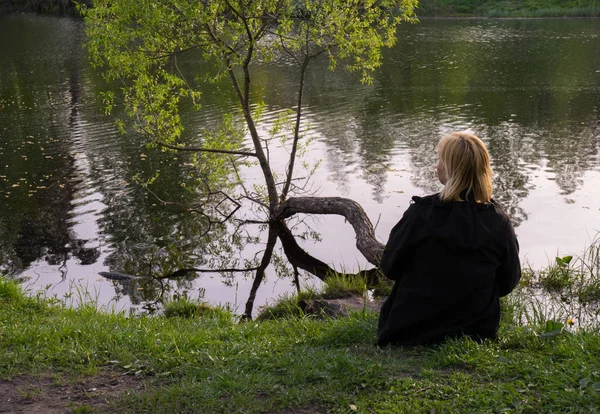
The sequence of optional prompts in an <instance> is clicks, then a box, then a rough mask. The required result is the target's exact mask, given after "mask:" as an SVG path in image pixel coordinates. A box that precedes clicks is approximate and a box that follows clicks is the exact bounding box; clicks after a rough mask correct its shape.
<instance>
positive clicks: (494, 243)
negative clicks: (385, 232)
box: [378, 132, 521, 345]
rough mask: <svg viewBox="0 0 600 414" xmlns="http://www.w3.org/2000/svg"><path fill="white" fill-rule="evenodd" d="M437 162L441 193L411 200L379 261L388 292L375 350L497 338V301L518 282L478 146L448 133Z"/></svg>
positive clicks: (512, 244)
mask: <svg viewBox="0 0 600 414" xmlns="http://www.w3.org/2000/svg"><path fill="white" fill-rule="evenodd" d="M438 155H439V163H438V166H437V173H438V177H439V179H440V181H441V183H442V184H444V189H443V190H442V191H441V192H440V193H438V194H434V195H430V196H427V197H413V198H412V200H413V202H412V203H411V205H410V207H409V208H408V210H406V212H405V213H404V216H403V217H402V219H401V220H400V222H399V223H398V224H396V226H395V227H394V228H393V229H392V232H391V234H390V238H389V241H388V243H387V245H386V247H385V250H384V252H383V256H382V258H381V269H382V270H383V273H384V274H385V276H386V277H388V278H389V279H392V280H394V281H395V284H394V287H393V289H392V293H391V295H390V297H389V298H388V299H387V301H386V302H385V303H384V305H383V306H382V308H381V314H380V317H379V338H378V345H387V344H396V345H415V344H429V343H436V342H441V341H443V340H444V338H447V337H457V336H461V335H468V336H471V337H473V338H475V339H478V340H481V339H485V338H496V336H497V331H498V324H499V323H500V300H499V298H500V297H501V296H505V295H508V294H509V293H510V292H511V291H512V290H513V289H514V287H515V286H516V285H517V283H518V282H519V279H520V277H521V265H520V262H519V244H518V242H517V238H516V236H515V233H514V230H513V228H512V226H511V224H510V221H509V219H508V217H507V216H506V214H504V212H502V210H501V209H500V207H499V206H498V205H497V204H496V203H495V202H494V201H493V200H492V170H491V168H490V158H489V154H488V152H487V149H486V148H485V145H484V144H483V142H482V141H481V140H480V139H479V138H477V137H476V136H474V135H470V134H466V133H456V132H455V133H452V134H450V135H447V136H445V137H444V138H442V140H441V141H440V143H439V144H438Z"/></svg>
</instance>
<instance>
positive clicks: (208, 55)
mask: <svg viewBox="0 0 600 414" xmlns="http://www.w3.org/2000/svg"><path fill="white" fill-rule="evenodd" d="M416 4H417V0H305V1H302V0H195V1H194V0H162V1H156V0H119V1H114V0H96V1H95V2H94V7H92V8H89V9H87V8H85V6H81V9H82V11H83V13H84V16H85V20H86V24H87V34H88V38H89V41H88V43H87V47H88V49H89V51H90V54H91V58H92V61H93V63H94V64H95V65H96V66H98V67H102V68H103V69H104V75H105V77H106V79H107V80H108V81H111V82H114V81H118V82H120V85H121V88H122V92H123V95H124V98H125V99H124V103H125V107H126V110H127V112H128V114H129V115H130V116H131V117H132V118H133V119H134V124H135V126H136V128H137V130H138V131H140V132H143V133H145V134H147V135H148V136H149V137H151V139H152V140H159V141H161V142H165V143H173V142H176V140H177V138H179V137H180V135H181V132H182V130H183V126H182V122H181V118H180V116H179V108H180V105H181V102H182V100H184V99H187V100H190V101H191V102H192V103H193V104H194V105H196V108H198V109H199V98H200V95H201V85H202V81H214V80H215V79H218V78H220V77H221V76H223V75H228V76H231V77H232V82H233V86H234V87H235V88H236V92H237V93H238V98H239V99H240V103H241V106H242V108H243V107H244V106H246V107H248V106H249V104H250V101H251V100H252V98H251V96H250V89H249V82H250V77H249V76H244V78H243V81H242V80H240V81H239V82H238V80H237V77H240V75H239V74H240V69H243V68H246V69H247V68H248V67H249V65H250V63H251V62H252V61H254V60H257V59H260V60H262V61H269V60H271V59H273V58H274V57H275V56H280V55H281V54H285V55H287V56H288V58H290V59H292V60H294V61H296V62H297V63H298V64H299V65H302V64H304V63H305V64H308V62H309V61H310V60H311V59H313V58H315V57H317V56H319V55H321V54H323V55H326V56H327V57H328V59H329V62H330V67H331V69H333V68H335V67H336V66H337V65H338V64H339V63H342V62H343V66H344V68H345V69H347V70H349V71H358V72H360V73H361V75H362V81H363V82H370V80H371V78H370V72H371V71H372V70H373V69H375V68H376V67H377V66H378V65H379V64H380V50H381V48H382V47H383V46H392V45H393V44H394V43H395V41H396V32H395V29H396V26H397V25H398V24H399V23H400V22H401V21H403V20H404V21H412V20H413V19H414V8H415V7H416ZM194 50H195V51H196V53H198V52H199V53H201V56H202V57H203V59H204V60H205V61H206V62H211V63H213V64H214V66H213V68H212V69H210V70H207V69H206V65H203V66H202V67H203V70H205V72H204V73H194V74H193V75H192V76H191V77H190V75H189V74H188V73H186V74H185V76H184V74H183V72H182V71H181V70H180V68H179V65H178V60H177V58H178V56H179V55H181V54H183V53H194V52H192V51H194ZM236 75H237V77H236ZM245 75H246V74H245ZM112 84H113V85H114V83H112ZM104 97H105V100H106V104H107V109H108V110H109V111H110V110H111V109H112V105H113V104H114V102H115V101H114V97H115V95H114V93H113V92H108V93H106V94H105V95H104ZM256 101H260V98H259V99H257V100H256ZM213 138H220V139H213V140H212V141H213V142H210V141H211V139H210V137H204V139H205V142H204V143H203V144H206V146H207V147H213V148H220V149H232V148H235V147H239V146H240V145H241V140H240V139H236V140H227V139H223V134H214V135H213ZM255 145H256V143H255Z"/></svg>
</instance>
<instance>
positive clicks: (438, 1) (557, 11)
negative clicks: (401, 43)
mask: <svg viewBox="0 0 600 414" xmlns="http://www.w3.org/2000/svg"><path fill="white" fill-rule="evenodd" d="M417 14H418V15H420V16H484V17H524V18H531V17H599V16H600V2H599V1H597V0H420V1H419V10H418V13H417Z"/></svg>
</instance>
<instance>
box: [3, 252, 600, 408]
mask: <svg viewBox="0 0 600 414" xmlns="http://www.w3.org/2000/svg"><path fill="white" fill-rule="evenodd" d="M596 246H597V244H596ZM596 253H597V250H596V251H593V250H588V251H586V253H585V254H584V255H583V256H582V257H581V258H574V259H571V260H569V261H568V263H564V262H565V260H564V258H560V259H561V260H563V262H562V264H561V262H559V261H557V262H556V263H555V264H553V265H552V266H554V267H556V266H559V269H558V270H560V271H563V270H566V271H567V273H568V274H569V277H567V278H566V279H567V280H571V279H572V278H571V276H572V274H574V273H577V272H582V271H583V270H585V269H587V271H590V272H593V271H597V269H598V267H597V266H596V264H595V263H597V262H595V260H596V259H597V255H596ZM561 266H562V267H561ZM544 272H546V273H544ZM542 274H543V275H546V274H549V269H544V270H543V271H540V272H534V271H531V272H530V273H527V275H526V276H527V277H525V278H524V281H523V284H522V286H521V287H520V288H519V289H518V291H517V292H516V293H515V294H514V295H511V296H509V297H507V298H504V299H503V301H502V308H503V316H502V321H501V326H500V339H499V340H497V341H488V342H485V343H483V344H478V343H475V342H473V341H471V340H469V339H466V338H463V339H456V340H450V341H447V342H446V343H444V344H442V345H438V346H432V347H415V348H393V347H392V348H387V347H386V348H378V347H376V346H375V345H374V343H375V338H376V326H377V316H378V315H377V313H375V312H369V311H367V310H364V311H361V312H356V313H353V314H351V315H350V316H347V317H343V318H337V319H333V318H326V319H324V320H318V319H315V318H309V317H306V316H303V315H302V314H300V313H295V314H293V315H292V314H290V313H288V314H286V317H285V318H283V319H278V320H265V321H263V322H260V323H259V322H246V323H241V324H240V323H235V322H234V321H233V320H232V318H231V314H230V313H228V311H226V310H222V309H220V310H214V309H213V310H209V309H207V308H206V306H205V305H202V304H200V303H197V302H193V301H190V300H188V299H185V298H184V299H182V300H179V301H176V302H173V303H170V304H169V305H167V308H166V309H170V310H169V311H167V310H165V314H166V315H167V314H168V315H169V316H170V317H161V316H158V317H126V315H124V314H118V313H106V312H104V313H103V312H100V311H98V310H97V309H95V308H94V307H92V306H83V307H81V308H79V309H77V310H74V309H70V308H68V307H66V306H63V305H61V304H60V303H59V302H56V301H49V300H47V299H44V298H42V297H29V296H27V295H25V294H24V293H23V292H22V291H21V290H20V288H19V287H18V286H17V285H16V284H15V283H13V282H10V281H7V280H6V279H1V278H0V390H1V389H2V388H1V387H2V385H3V384H2V379H5V380H7V379H13V380H15V379H17V378H23V377H25V378H26V379H27V378H30V379H31V383H32V384H35V383H36V380H35V378H36V377H37V376H39V375H45V374H48V373H53V374H52V375H56V376H64V377H69V376H72V375H77V376H85V377H92V378H93V377H94V376H98V375H101V373H102V372H105V371H106V370H107V369H108V370H111V371H114V372H118V373H119V375H125V374H126V377H128V378H131V379H132V381H135V382H139V383H141V384H144V386H143V387H140V388H137V389H136V391H135V392H123V393H121V394H119V395H116V396H112V397H111V398H110V399H109V403H110V406H109V407H105V409H106V411H116V412H207V413H211V412H227V413H229V412H232V413H235V412H244V413H266V412H280V413H289V412H304V413H307V412H332V413H351V412H361V413H362V412H364V413H372V412H375V413H397V412H449V413H454V412H456V413H462V412H511V413H512V412H586V413H587V412H598V407H600V361H599V359H598V355H600V335H599V331H598V329H599V328H600V323H599V322H598V318H597V315H596V319H595V322H594V321H592V322H590V323H588V324H586V325H581V326H579V327H578V326H577V324H574V325H571V323H570V322H569V319H571V316H569V315H568V314H563V313H560V312H556V311H554V310H552V309H547V308H546V307H544V306H545V305H546V304H545V303H542V302H535V300H534V299H533V298H536V297H537V296H536V295H537V294H536V293H533V292H539V289H544V287H543V285H542V284H541V281H540V277H542ZM596 275H597V273H596ZM561 278H562V276H561V277H559V278H558V280H561V281H562V279H561ZM575 279H577V278H575ZM332 285H333V286H336V288H335V290H336V291H339V290H340V289H341V287H340V286H341V285H342V283H341V282H340V281H336V282H333V283H332ZM349 285H350V286H354V287H357V286H358V285H359V284H358V283H357V282H356V283H355V281H353V282H351V283H350V284H349ZM577 286H578V285H577V283H573V282H567V283H563V282H560V283H558V284H557V285H556V288H557V289H559V290H562V291H563V294H564V292H565V291H564V289H566V291H567V292H580V291H579V290H577ZM326 289H327V288H325V290H326ZM581 292H583V291H581ZM317 294H319V292H314V291H311V292H307V293H303V294H302V295H304V296H303V297H304V298H312V297H314V296H315V295H317ZM297 299H298V298H297V297H296V298H287V300H286V301H282V302H280V306H281V308H282V309H285V307H286V306H287V307H288V309H289V308H293V307H294V306H296V304H297ZM578 302H579V300H578V299H577V298H572V303H578ZM281 303H284V304H283V305H282V304H281ZM587 306H588V307H590V309H591V308H593V306H592V303H591V302H590V304H588V305H587ZM594 306H596V308H594V309H597V305H594ZM272 312H274V311H272ZM283 313H285V312H283ZM524 315H527V317H525V316H524ZM23 392H24V393H26V394H27V399H28V401H27V404H30V403H32V401H33V402H35V401H36V399H38V398H40V397H39V393H38V392H36V391H35V390H34V391H27V390H25V391H23ZM24 404H25V403H24ZM24 407H26V406H24ZM67 409H71V410H72V411H73V412H95V408H94V407H92V406H90V405H89V404H88V403H86V405H79V406H72V407H71V408H69V407H67Z"/></svg>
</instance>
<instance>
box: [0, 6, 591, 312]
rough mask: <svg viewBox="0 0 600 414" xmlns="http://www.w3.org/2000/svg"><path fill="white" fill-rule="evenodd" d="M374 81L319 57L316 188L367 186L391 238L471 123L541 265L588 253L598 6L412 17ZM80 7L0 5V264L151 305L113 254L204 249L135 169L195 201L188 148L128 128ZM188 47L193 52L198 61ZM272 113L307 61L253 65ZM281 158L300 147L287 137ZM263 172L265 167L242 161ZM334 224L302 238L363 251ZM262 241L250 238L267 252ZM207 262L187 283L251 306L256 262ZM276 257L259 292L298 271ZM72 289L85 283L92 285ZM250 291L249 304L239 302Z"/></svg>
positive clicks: (207, 118) (219, 105) (268, 119)
mask: <svg viewBox="0 0 600 414" xmlns="http://www.w3.org/2000/svg"><path fill="white" fill-rule="evenodd" d="M399 38H400V40H399V42H398V45H397V46H396V47H395V48H394V49H393V50H387V51H385V53H384V62H383V66H382V67H381V68H380V70H378V71H377V73H375V76H374V83H373V85H371V86H362V85H360V83H359V82H358V81H357V79H356V78H355V77H353V76H351V75H347V74H344V73H342V72H336V73H331V72H328V71H327V68H326V62H315V64H314V66H312V67H311V69H310V71H309V74H308V87H307V94H306V101H305V102H306V104H307V108H306V112H305V114H306V120H305V124H304V134H305V135H306V136H309V137H312V138H314V142H313V144H312V146H311V147H310V150H309V151H308V153H307V155H306V159H307V160H308V161H315V160H318V159H321V160H322V164H321V167H320V168H319V170H318V171H317V174H316V177H315V178H314V180H313V187H312V188H313V189H314V190H315V191H316V192H317V194H319V195H323V196H333V195H339V196H345V197H350V198H353V199H355V200H357V201H359V202H360V203H361V204H362V205H363V207H364V208H365V210H366V211H367V213H368V214H369V216H370V217H371V219H372V221H373V222H377V223H378V224H377V229H376V233H377V236H378V237H379V239H380V240H381V241H382V242H385V241H386V240H387V235H388V233H389V230H390V229H391V227H392V226H393V225H394V224H395V222H396V221H397V220H398V219H399V218H400V216H401V215H402V213H403V211H404V210H405V209H406V207H407V206H408V202H409V200H410V197H411V196H412V195H422V194H427V193H431V192H435V191H437V190H439V188H440V187H439V184H438V183H437V182H436V179H435V175H434V174H435V172H434V171H435V164H436V156H435V151H434V148H435V144H436V142H437V140H438V139H439V138H440V136H441V135H443V134H444V133H446V132H449V131H453V130H470V131H472V132H474V133H476V134H477V135H479V136H480V137H482V138H483V139H484V141H485V142H486V144H487V145H488V148H489V150H490V153H491V155H492V159H493V168H494V172H495V197H496V198H497V199H498V200H499V201H500V202H501V203H502V204H503V205H504V207H505V209H506V210H507V212H508V213H509V215H510V216H511V217H512V219H513V221H514V223H515V225H517V234H518V236H519V239H520V242H521V246H522V258H523V259H524V260H526V261H529V262H530V263H531V264H532V265H533V266H534V267H535V266H538V267H539V266H542V265H544V264H546V263H547V262H548V260H549V258H552V257H554V256H555V255H556V253H557V252H558V251H559V252H560V253H561V254H567V253H575V254H578V253H580V252H581V251H582V250H583V248H584V247H585V246H586V245H587V244H589V243H590V240H591V239H592V238H593V237H594V236H595V235H596V233H597V232H598V231H600V191H599V190H598V188H599V187H600V155H599V150H600V26H599V25H598V21H597V20H565V19H556V20H424V21H423V22H421V23H420V24H419V25H416V26H408V25H406V26H403V27H402V28H401V29H400V31H399ZM83 40H84V34H83V27H82V24H81V22H80V21H78V20H72V19H67V18H53V17H39V16H9V17H4V18H0V57H1V59H0V235H1V236H0V269H2V271H3V272H4V273H9V274H10V275H12V276H13V277H18V278H20V279H22V280H23V281H24V283H25V284H26V286H28V287H29V288H30V289H32V290H33V291H35V290H37V289H46V290H48V291H49V292H51V293H52V294H54V295H56V296H58V297H64V296H65V294H68V292H75V293H76V292H77V289H80V290H81V289H85V290H87V291H88V292H90V294H91V296H92V297H93V298H94V299H96V300H98V301H99V302H100V303H101V304H103V305H108V306H115V307H116V308H118V309H128V308H132V309H136V308H138V307H139V306H141V305H143V304H144V303H146V302H147V301H150V300H153V299H154V298H155V296H156V289H157V286H155V285H153V284H152V282H151V281H148V282H144V281H141V282H140V283H137V284H134V285H122V284H118V283H114V282H110V281H107V280H104V279H103V278H101V277H100V276H98V274H97V273H98V272H100V271H107V270H112V271H120V272H127V273H134V274H148V273H152V272H159V273H160V272H161V271H162V272H168V271H170V270H174V269H177V268H178V267H182V266H183V265H195V266H206V264H207V263H208V262H209V261H210V252H208V251H206V249H205V248H204V243H203V240H202V238H201V237H200V236H199V235H198V234H199V233H200V232H201V227H202V226H201V224H200V223H199V220H198V219H197V217H194V216H193V215H185V214H183V215H182V214H181V212H180V211H177V209H174V208H169V209H167V208H165V207H162V206H159V205H157V204H159V203H157V202H156V199H155V198H153V197H151V196H149V195H148V194H147V193H146V192H145V191H144V190H143V189H142V188H141V187H140V186H139V185H138V184H136V183H135V182H134V179H133V178H134V177H135V176H136V175H139V176H141V177H150V176H152V174H153V171H155V170H156V169H160V171H161V176H160V178H159V180H158V181H157V184H156V186H155V191H157V192H158V193H159V194H160V196H161V197H162V198H165V199H169V200H172V201H177V202H193V196H192V195H191V194H189V193H187V192H185V191H184V190H182V189H181V187H180V185H179V183H181V182H185V181H186V180H188V176H189V173H190V171H188V170H187V168H188V167H187V166H186V164H185V162H184V161H185V160H182V159H180V158H178V157H177V156H174V155H172V154H164V153H160V152H156V151H153V150H150V149H147V148H145V147H144V144H143V140H142V139H141V138H140V137H137V136H135V134H127V135H125V136H124V135H120V134H119V133H118V132H117V130H116V128H115V127H114V123H113V119H112V118H110V117H107V116H105V115H104V112H103V108H102V105H101V104H100V103H99V102H98V100H97V98H96V97H97V95H98V92H100V91H102V90H104V84H103V82H102V80H101V78H100V76H99V75H98V74H97V73H95V71H94V70H93V69H92V68H91V67H90V66H89V64H88V63H87V61H86V55H85V51H84V50H83V49H82V42H83ZM197 66H198V64H197V62H195V61H193V60H192V58H189V59H188V60H187V62H186V67H187V70H192V69H193V68H195V67H197ZM253 69H254V71H255V81H254V91H253V93H254V94H256V95H258V96H264V101H265V104H266V112H265V115H264V118H263V121H262V124H261V125H260V127H261V128H262V130H263V131H264V130H267V129H268V127H269V125H270V124H272V123H273V122H274V120H275V119H276V117H277V116H278V115H279V114H281V113H282V111H284V110H285V109H287V108H289V107H292V106H293V105H294V101H295V96H294V94H293V90H294V85H295V77H294V75H295V68H293V67H291V66H289V65H286V64H285V62H280V63H278V64H273V65H269V66H256V67H254V68H253ZM210 88H211V89H210V90H209V91H208V92H207V93H206V94H205V96H204V99H205V100H204V107H203V111H202V112H201V113H192V112H186V113H184V114H183V116H184V118H185V122H186V126H187V130H186V135H187V139H190V140H193V139H194V137H197V136H198V135H199V134H201V131H202V130H203V129H204V128H206V127H207V126H210V125H213V124H215V123H216V122H217V121H218V120H219V119H220V117H221V115H222V114H223V113H226V112H229V111H231V110H232V108H234V106H235V101H234V95H233V92H232V91H231V89H229V87H228V85H227V84H226V83H223V84H217V85H212V86H210ZM272 151H273V152H272V160H273V163H274V164H275V165H276V166H278V167H280V168H283V167H284V166H285V159H284V158H283V157H279V155H282V153H281V151H278V148H277V147H274V148H272ZM245 174H246V175H247V177H249V179H250V180H252V179H253V178H254V177H255V176H256V175H255V172H254V171H253V170H251V169H250V170H248V171H246V172H245ZM311 225H312V227H313V228H314V229H315V230H317V231H318V232H319V233H320V234H321V237H322V239H323V241H322V242H321V243H313V242H306V243H305V244H304V247H305V248H306V249H307V250H308V251H309V252H311V253H313V254H314V255H315V256H317V257H319V258H320V259H322V260H324V261H326V262H328V263H330V264H333V265H335V266H336V267H337V268H340V269H342V268H343V269H346V270H352V269H356V268H358V267H361V266H365V265H366V263H365V260H364V259H363V258H362V256H360V254H359V253H358V252H357V250H356V249H355V247H354V242H353V237H354V235H353V232H352V230H351V228H350V226H349V225H348V224H346V223H344V221H343V220H342V219H339V218H336V217H332V218H320V219H318V220H315V221H313V222H312V223H311ZM260 249H261V246H260V245H259V246H250V247H248V248H247V249H246V251H244V253H243V254H242V257H252V256H253V255H254V254H255V253H256V252H257V251H259V250H260ZM223 282H224V281H223V280H222V279H221V278H220V277H219V276H218V275H210V274H204V275H202V276H201V277H199V278H197V279H196V280H194V281H190V280H186V281H179V282H177V283H176V285H175V287H176V288H177V289H178V291H180V292H184V291H189V292H190V295H196V296H197V295H199V294H201V291H202V290H205V298H206V299H208V300H210V301H212V302H214V303H226V302H229V303H230V304H232V306H233V307H238V306H240V305H241V304H243V303H244V302H245V300H246V297H247V294H248V290H249V286H250V283H251V280H246V279H243V278H242V279H239V280H228V281H226V282H227V283H226V284H225V283H223ZM290 286H291V283H290V280H288V279H278V278H277V276H276V275H275V272H274V271H273V269H272V268H271V269H270V273H269V274H268V281H267V283H266V284H265V286H263V287H262V289H261V290H260V291H259V297H258V298H257V305H261V304H263V303H265V301H266V300H267V299H268V298H270V297H273V296H276V295H277V294H279V293H281V292H284V291H288V290H290V289H291V287H290ZM76 298H77V294H75V295H74V296H73V297H72V298H71V300H77V299H76ZM240 309H241V307H240Z"/></svg>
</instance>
